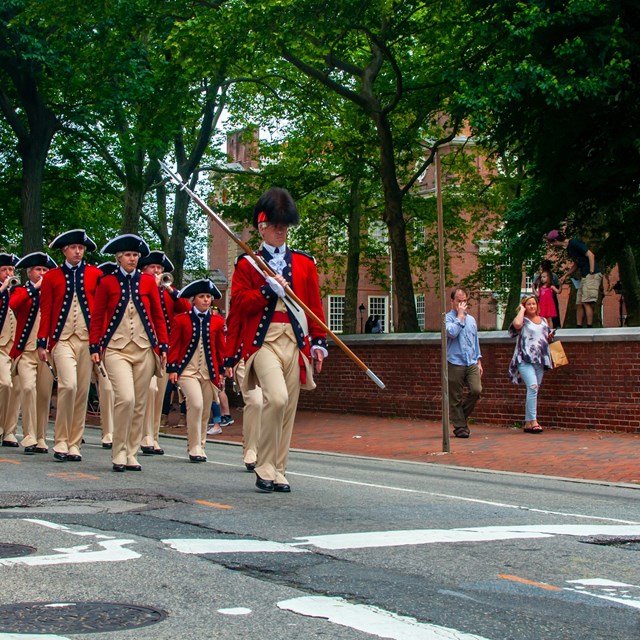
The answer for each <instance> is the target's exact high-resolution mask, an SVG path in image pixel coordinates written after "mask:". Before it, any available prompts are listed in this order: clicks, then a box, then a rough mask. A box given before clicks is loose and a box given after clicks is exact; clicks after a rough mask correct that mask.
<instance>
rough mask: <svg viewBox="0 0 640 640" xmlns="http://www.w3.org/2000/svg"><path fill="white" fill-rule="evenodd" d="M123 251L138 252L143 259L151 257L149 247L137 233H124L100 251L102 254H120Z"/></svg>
mask: <svg viewBox="0 0 640 640" xmlns="http://www.w3.org/2000/svg"><path fill="white" fill-rule="evenodd" d="M121 251H137V252H138V253H139V254H140V256H141V257H144V256H148V255H149V245H148V244H147V243H146V242H145V241H144V240H143V239H142V238H141V237H140V236H137V235H136V234H135V233H124V234H122V235H121V236H117V237H116V238H113V240H109V242H107V244H105V245H104V247H102V249H100V253H113V254H115V253H120V252H121Z"/></svg>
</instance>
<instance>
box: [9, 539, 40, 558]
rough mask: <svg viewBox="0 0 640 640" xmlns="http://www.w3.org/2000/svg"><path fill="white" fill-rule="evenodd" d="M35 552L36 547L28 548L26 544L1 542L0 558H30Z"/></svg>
mask: <svg viewBox="0 0 640 640" xmlns="http://www.w3.org/2000/svg"><path fill="white" fill-rule="evenodd" d="M35 551H36V550H35V548H34V547H27V546H26V545H24V544H10V543H8V542H0V558H20V557H22V556H30V555H31V554H32V553H35Z"/></svg>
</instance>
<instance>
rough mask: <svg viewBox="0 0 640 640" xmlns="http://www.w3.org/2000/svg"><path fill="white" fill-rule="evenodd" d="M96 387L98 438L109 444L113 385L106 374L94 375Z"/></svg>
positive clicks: (111, 423)
mask: <svg viewBox="0 0 640 640" xmlns="http://www.w3.org/2000/svg"><path fill="white" fill-rule="evenodd" d="M96 389H97V391H98V401H99V402H100V431H101V434H100V439H101V442H102V443H103V444H109V443H110V442H112V440H113V385H112V384H111V380H109V375H108V374H107V375H106V376H103V375H102V374H101V373H100V374H98V375H97V376H96Z"/></svg>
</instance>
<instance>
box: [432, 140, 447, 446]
mask: <svg viewBox="0 0 640 640" xmlns="http://www.w3.org/2000/svg"><path fill="white" fill-rule="evenodd" d="M435 156H436V157H435V160H436V167H435V173H436V209H437V212H438V264H439V266H440V277H439V280H440V345H441V346H440V370H441V373H440V379H441V385H442V450H443V451H444V452H445V453H449V452H450V451H451V442H450V439H449V368H448V364H447V322H446V315H447V280H446V268H445V266H446V265H445V261H444V215H443V212H442V176H441V173H442V165H441V163H440V151H436V153H435Z"/></svg>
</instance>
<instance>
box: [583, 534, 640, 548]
mask: <svg viewBox="0 0 640 640" xmlns="http://www.w3.org/2000/svg"><path fill="white" fill-rule="evenodd" d="M580 542H586V543H587V544H599V545H602V546H605V547H620V548H621V549H626V550H628V551H640V536H629V537H626V538H622V537H609V536H598V537H595V538H584V539H583V540H580Z"/></svg>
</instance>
